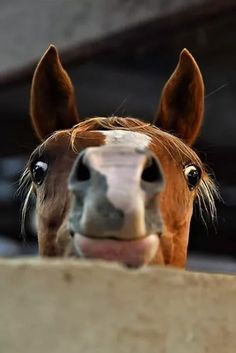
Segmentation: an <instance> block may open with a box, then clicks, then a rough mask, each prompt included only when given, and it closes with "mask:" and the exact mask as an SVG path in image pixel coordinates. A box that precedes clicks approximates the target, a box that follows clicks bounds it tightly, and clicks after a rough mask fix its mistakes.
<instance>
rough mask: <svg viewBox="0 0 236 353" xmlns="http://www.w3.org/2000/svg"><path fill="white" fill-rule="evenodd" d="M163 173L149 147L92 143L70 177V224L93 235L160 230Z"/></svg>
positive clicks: (74, 229) (135, 235) (136, 235)
mask: <svg viewBox="0 0 236 353" xmlns="http://www.w3.org/2000/svg"><path fill="white" fill-rule="evenodd" d="M163 184H164V178H163V173H162V170H161V167H160V164H159V162H158V160H157V158H156V157H155V155H154V154H153V153H152V152H151V151H149V150H141V149H135V148H131V147H130V146H116V145H111V146H101V147H89V148H87V149H85V150H84V151H82V152H81V153H80V154H79V156H78V157H77V159H76V161H75V163H74V166H73V169H72V172H71V175H70V178H69V189H70V191H71V194H72V209H71V213H70V221H69V223H70V225H69V226H70V229H72V233H73V232H76V233H80V234H84V235H87V236H92V237H103V238H104V237H112V238H120V239H131V238H132V239H133V238H139V237H143V236H145V235H146V234H147V233H156V232H160V231H161V228H162V222H161V217H160V212H159V194H160V192H161V190H162V188H163Z"/></svg>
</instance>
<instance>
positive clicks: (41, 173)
mask: <svg viewBox="0 0 236 353" xmlns="http://www.w3.org/2000/svg"><path fill="white" fill-rule="evenodd" d="M47 169H48V164H47V163H45V162H42V161H38V162H36V163H34V164H33V166H32V168H31V174H32V178H33V181H34V182H35V183H36V184H37V185H41V184H42V182H43V180H44V178H45V175H46V172H47Z"/></svg>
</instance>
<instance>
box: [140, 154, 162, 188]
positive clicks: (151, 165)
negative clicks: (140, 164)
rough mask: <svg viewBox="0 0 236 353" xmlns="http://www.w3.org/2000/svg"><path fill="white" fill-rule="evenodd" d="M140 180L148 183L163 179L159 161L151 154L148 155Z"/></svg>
mask: <svg viewBox="0 0 236 353" xmlns="http://www.w3.org/2000/svg"><path fill="white" fill-rule="evenodd" d="M141 179H142V181H146V182H148V183H155V182H160V181H162V180H163V176H162V172H161V169H160V167H159V163H158V161H157V160H156V158H154V157H153V156H150V157H149V158H148V160H147V163H146V165H145V167H144V170H143V172H142V175H141Z"/></svg>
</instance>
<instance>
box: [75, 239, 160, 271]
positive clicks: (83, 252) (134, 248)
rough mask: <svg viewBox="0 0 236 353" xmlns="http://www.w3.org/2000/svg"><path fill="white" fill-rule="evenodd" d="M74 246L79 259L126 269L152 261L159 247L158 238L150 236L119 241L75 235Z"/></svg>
mask: <svg viewBox="0 0 236 353" xmlns="http://www.w3.org/2000/svg"><path fill="white" fill-rule="evenodd" d="M74 246H75V249H76V251H77V253H78V255H79V256H81V257H84V258H88V259H100V260H105V261H115V262H119V263H121V264H123V265H125V266H127V267H131V268H139V267H141V266H143V265H145V264H148V263H150V262H151V261H152V260H153V259H154V257H155V255H156V253H157V249H158V246H159V236H158V235H157V234H150V235H147V236H145V237H143V238H140V239H131V240H119V239H114V238H100V239H98V238H92V237H88V236H85V235H82V234H79V233H75V234H74Z"/></svg>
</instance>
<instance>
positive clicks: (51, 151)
mask: <svg viewBox="0 0 236 353" xmlns="http://www.w3.org/2000/svg"><path fill="white" fill-rule="evenodd" d="M203 113H204V83H203V78H202V75H201V72H200V69H199V67H198V65H197V63H196V61H195V59H194V58H193V56H192V55H191V53H190V52H189V51H188V50H187V49H183V50H182V52H181V53H180V55H179V61H178V63H177V66H176V68H175V70H174V71H173V74H172V75H171V76H170V78H169V79H168V81H167V82H166V84H165V86H164V88H163V90H162V93H161V97H160V102H159V107H158V109H157V111H156V114H155V117H154V120H153V122H152V123H148V122H145V121H144V120H142V119H137V118H133V117H119V116H110V117H99V116H95V117H90V118H88V119H83V120H82V119H81V118H80V117H79V114H78V110H77V105H76V99H75V91H74V87H73V84H72V82H71V79H70V78H69V76H68V74H67V72H66V71H65V69H64V68H63V66H62V63H61V60H60V57H59V54H58V51H57V49H56V47H55V46H53V45H50V47H49V48H48V49H47V51H46V52H45V53H44V55H43V56H42V58H41V60H40V61H39V63H38V65H37V67H36V69H35V72H34V75H33V80H32V86H31V96H30V115H31V121H32V125H33V128H34V131H35V133H36V135H37V137H38V139H39V140H40V144H39V146H38V147H37V148H36V149H35V150H34V151H33V153H32V154H31V156H30V158H29V161H28V162H27V166H26V169H25V171H24V173H23V176H22V180H23V181H24V182H27V183H29V190H28V193H27V197H26V200H25V204H24V212H25V213H26V209H27V205H28V201H29V199H30V196H31V195H32V194H34V195H35V197H36V215H37V237H38V245H39V254H40V255H41V256H46V257H54V256H59V257H76V258H77V257H78V258H81V257H82V258H88V259H91V260H93V259H100V260H105V261H115V262H119V263H121V264H123V265H124V266H127V267H131V268H139V267H141V266H144V265H155V264H158V265H159V264H160V265H170V266H175V267H179V268H184V267H185V264H186V257H187V248H188V240H189V228H190V221H191V217H192V213H193V205H194V203H195V202H196V203H198V205H199V208H200V212H202V213H204V212H206V213H207V214H210V216H211V217H212V218H213V219H214V218H215V216H216V208H215V202H214V199H215V195H216V194H217V188H216V186H215V183H214V181H213V178H212V177H211V175H210V173H209V172H208V171H207V168H206V167H205V165H204V164H203V163H202V161H201V160H200V158H199V156H198V155H197V153H196V152H195V151H194V150H193V148H192V147H191V146H192V145H193V143H194V142H195V140H196V138H197V136H198V135H199V133H200V129H201V126H202V122H203Z"/></svg>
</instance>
